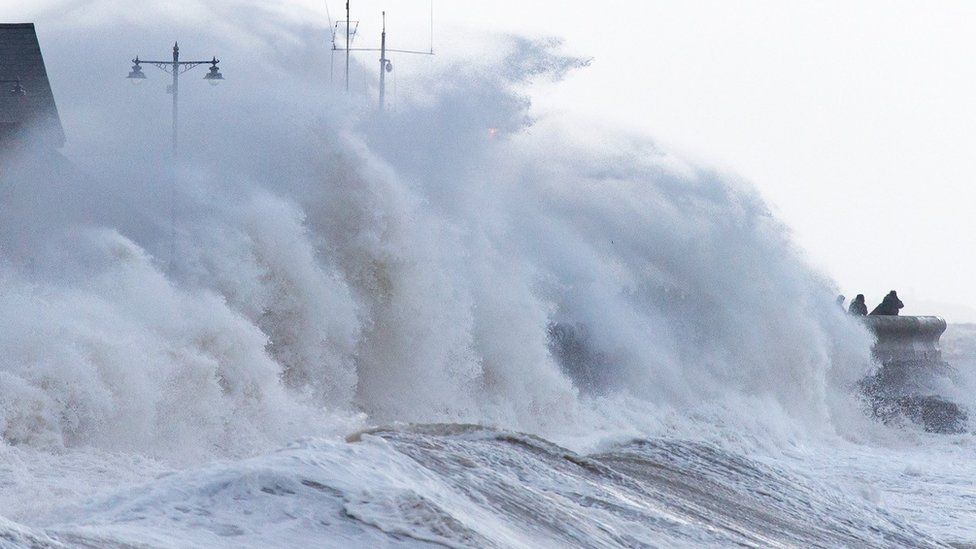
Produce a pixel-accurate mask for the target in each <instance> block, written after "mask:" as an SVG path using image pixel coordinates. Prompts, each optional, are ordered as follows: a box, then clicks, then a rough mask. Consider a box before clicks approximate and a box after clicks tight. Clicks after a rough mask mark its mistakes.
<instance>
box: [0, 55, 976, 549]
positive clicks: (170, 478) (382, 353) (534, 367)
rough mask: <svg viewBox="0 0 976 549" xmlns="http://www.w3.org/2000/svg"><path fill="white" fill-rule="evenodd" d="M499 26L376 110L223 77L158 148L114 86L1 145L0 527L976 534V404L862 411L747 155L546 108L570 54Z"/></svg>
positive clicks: (428, 538)
mask: <svg viewBox="0 0 976 549" xmlns="http://www.w3.org/2000/svg"><path fill="white" fill-rule="evenodd" d="M504 51H505V55H503V56H501V57H500V58H498V59H495V58H486V59H482V60H477V61H475V60H472V61H471V64H470V66H467V67H452V68H451V69H450V70H444V71H442V72H438V73H436V74H434V75H432V76H431V77H430V81H429V86H427V88H426V89H425V94H423V95H422V96H419V97H416V98H404V99H402V100H401V101H400V103H399V104H398V106H397V109H396V110H395V111H394V112H389V113H387V114H386V115H383V116H377V115H376V114H375V113H372V112H371V111H369V110H363V109H361V108H354V107H355V105H350V104H348V103H344V102H349V100H348V98H344V97H343V96H342V95H341V94H339V95H328V97H326V98H325V99H323V98H322V97H319V96H316V95H315V94H314V93H312V92H309V91H307V90H305V88H303V86H302V85H301V82H293V84H294V85H293V86H282V87H280V88H278V89H276V90H274V91H273V92H270V91H266V92H261V91H260V90H253V89H248V90H243V91H237V92H234V93H235V94H236V95H229V96H228V97H226V98H225V101H226V103H227V107H226V108H227V112H228V113H230V112H236V113H241V112H247V113H248V114H247V116H246V117H241V116H236V117H235V116H226V117H223V118H221V119H220V120H219V121H217V122H215V124H219V126H220V128H221V134H220V135H221V136H222V137H221V139H219V140H213V141H210V142H206V143H201V144H199V145H200V146H201V147H203V146H204V145H205V146H206V148H205V150H206V151H207V154H200V155H194V154H193V153H192V152H191V153H188V155H187V156H186V158H185V159H184V160H183V162H182V163H180V164H179V165H178V166H176V168H175V169H173V170H168V169H165V168H163V167H161V166H162V165H163V164H162V163H160V162H159V161H158V159H156V160H153V157H152V153H151V152H146V151H151V143H152V141H151V139H150V140H149V141H147V142H142V141H140V140H139V139H136V138H131V135H129V134H127V133H126V132H127V131H129V128H128V126H126V125H125V123H124V122H125V121H124V120H117V119H115V118H112V117H111V116H109V115H108V114H105V115H104V116H101V117H100V116H92V117H91V118H90V120H93V121H99V122H98V123H99V124H104V125H105V126H106V131H104V132H101V133H100V134H99V135H102V136H104V137H103V138H102V139H104V140H103V141H99V140H97V139H94V138H91V139H92V141H91V142H90V143H87V144H85V145H84V146H85V147H88V148H89V149H91V150H96V151H97V150H101V151H102V153H103V154H90V155H78V156H77V157H72V156H71V154H70V151H69V154H68V156H69V158H71V160H73V161H74V162H75V167H71V166H65V165H64V163H63V162H61V161H59V160H58V161H56V160H54V159H52V157H50V156H44V155H40V156H39V155H35V154H26V153H25V154H12V155H8V156H6V157H5V158H4V159H3V162H4V174H3V176H2V178H0V184H2V193H3V196H4V197H5V198H4V200H3V201H2V202H0V225H2V227H0V228H2V230H0V319H2V320H0V546H2V547H8V546H9V547H269V546H280V547H309V546H316V547H356V546H359V547H385V546H424V545H432V546H449V547H565V546H582V547H702V546H715V547H727V546H756V547H815V546H822V547H839V546H844V547H947V546H956V547H961V546H968V545H973V544H976V483H974V481H976V468H974V466H973V457H974V450H976V445H974V442H976V441H974V438H973V433H972V430H973V429H972V426H969V428H968V429H967V432H966V433H964V434H957V435H934V434H929V433H925V432H924V431H923V430H922V429H920V428H919V427H918V426H916V425H913V424H911V423H901V424H891V425H882V424H880V423H878V422H876V421H874V420H873V419H872V418H870V417H869V416H868V414H867V413H866V412H865V403H864V402H863V399H862V398H861V397H860V395H859V394H858V392H857V389H856V384H857V382H858V380H860V379H861V378H863V377H864V376H865V375H868V374H870V373H871V372H872V371H873V370H874V368H876V367H877V366H876V365H875V364H873V363H872V361H871V358H870V346H871V340H870V337H869V335H868V334H867V333H866V332H865V331H864V329H863V328H862V327H861V326H860V325H859V324H857V323H855V322H852V321H851V320H850V319H848V318H847V317H846V315H845V314H843V313H842V312H841V311H839V310H838V308H837V307H836V305H835V304H834V302H833V297H834V295H835V288H834V287H833V283H832V282H831V281H830V280H829V278H828V277H826V276H824V275H823V274H821V273H818V272H816V271H814V270H812V269H811V268H810V267H808V266H807V264H806V262H805V261H804V258H803V253H802V251H801V250H798V249H797V248H796V247H795V246H794V245H793V244H792V242H791V239H790V235H789V231H788V228H787V227H786V226H785V225H784V224H783V223H782V222H780V221H779V220H777V219H776V218H775V216H774V215H773V214H772V213H771V212H770V211H769V209H768V208H767V207H766V205H765V204H764V203H763V201H762V199H761V197H760V196H758V194H757V193H756V192H755V191H754V190H753V189H752V188H751V187H750V186H749V185H748V183H747V182H744V181H741V180H739V179H738V178H736V177H735V176H733V175H729V174H724V173H721V172H719V171H716V170H714V169H711V168H708V167H702V166H698V165H695V164H693V163H690V162H687V161H685V160H683V159H681V158H680V157H678V156H676V155H673V154H670V153H668V152H667V151H665V150H662V148H661V147H659V146H657V145H655V144H654V143H653V142H652V141H650V140H649V139H647V138H645V137H642V136H634V135H628V134H624V133H622V132H619V131H616V130H614V129H613V128H600V127H599V126H597V125H590V126H583V125H580V124H577V123H570V122H568V121H567V120H565V119H563V118H561V117H559V116H554V115H549V116H540V115H537V113H536V112H535V111H534V110H533V109H532V107H531V101H530V99H529V98H530V97H531V94H530V91H529V87H531V85H532V83H533V82H538V81H540V80H546V81H549V82H548V84H546V85H558V80H559V79H560V78H562V77H563V76H565V75H566V74H567V73H568V72H569V71H572V70H574V69H581V68H582V67H583V66H584V65H585V63H584V62H581V61H580V60H578V59H575V58H574V57H572V56H569V55H566V54H564V53H561V50H560V48H559V45H558V44H557V43H555V42H552V41H544V42H534V41H530V40H524V39H514V38H513V39H510V40H509V41H508V42H507V43H506V47H505V48H504ZM49 57H50V55H49ZM255 70H258V69H255ZM278 77H279V78H285V77H287V75H286V76H282V75H280V74H279V75H278ZM242 81H246V79H243V78H242ZM253 81H261V80H260V78H258V77H255V78H254V79H253ZM261 93H273V94H275V95H278V97H276V101H275V102H274V103H272V102H270V101H269V102H263V101H262V99H267V97H262V96H261V95H260V94H261ZM249 94H251V95H255V94H256V95H257V97H252V96H251V95H249ZM281 94H293V95H289V96H287V97H285V98H282V97H280V95H281ZM269 105H273V107H271V106H269ZM336 105H339V106H341V107H343V108H338V107H337V106H336ZM70 108H71V105H70V103H69V104H68V105H67V106H65V105H62V109H63V110H64V109H70ZM91 108H93V109H97V108H98V107H97V106H94V107H91ZM106 110H108V108H107V107H106ZM282 112H285V113H286V114H287V116H282ZM122 114H124V112H123V113H122ZM92 123H95V122H92ZM94 133H96V132H92V134H94ZM119 135H123V136H129V137H127V138H125V139H123V138H121V137H117V136H119ZM130 138H131V139H130ZM130 141H131V142H130ZM119 147H123V149H124V150H134V151H137V152H138V151H142V153H143V155H144V157H145V158H146V159H145V160H142V158H143V157H139V156H136V157H134V158H135V159H133V157H131V156H125V155H121V154H107V153H105V150H117V148H119ZM125 147H129V148H128V149H125ZM174 181H175V187H174ZM174 188H175V193H174V194H170V192H168V191H167V189H174ZM172 196H175V198H176V202H175V204H176V207H175V208H173V209H172V211H173V212H174V213H173V214H172V217H171V214H170V211H171V209H170V207H169V206H170V205H171V203H170V199H171V197H172ZM171 220H172V221H175V223H171ZM974 350H976V332H974V330H973V329H972V327H971V326H952V327H951V328H950V330H949V332H948V333H947V334H946V336H945V352H946V357H947V359H948V360H949V361H950V362H951V363H953V365H954V366H956V368H957V373H958V375H957V376H956V377H955V378H953V379H950V380H946V384H945V387H944V392H945V394H946V395H947V396H948V397H951V398H952V399H953V400H955V401H956V402H959V403H960V404H962V405H964V406H968V407H970V408H971V409H976V408H973V406H974V404H976V402H974V398H973V394H974V392H973V390H972V388H973V387H974V385H973V379H974V376H973V372H974V369H973V368H974V367H976V352H974Z"/></svg>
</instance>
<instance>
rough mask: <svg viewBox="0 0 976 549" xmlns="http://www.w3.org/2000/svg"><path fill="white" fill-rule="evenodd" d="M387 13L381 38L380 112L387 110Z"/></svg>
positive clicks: (384, 14)
mask: <svg viewBox="0 0 976 549" xmlns="http://www.w3.org/2000/svg"><path fill="white" fill-rule="evenodd" d="M387 63H389V61H388V60H387V59H386V12H385V11H384V12H383V34H382V35H381V38H380V112H383V109H385V108H386V64H387Z"/></svg>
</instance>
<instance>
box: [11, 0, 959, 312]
mask: <svg viewBox="0 0 976 549" xmlns="http://www.w3.org/2000/svg"><path fill="white" fill-rule="evenodd" d="M246 3H248V2H247V1H246V0H210V1H206V2H205V1H202V0H183V1H179V0H172V1H168V2H155V1H153V0H146V1H144V2H140V3H139V5H137V6H136V5H133V4H132V3H129V2H122V1H119V0H94V1H86V0H35V2H33V3H32V5H31V6H30V7H26V6H24V5H22V4H24V3H16V4H17V5H15V3H13V2H9V1H4V2H3V4H2V5H0V18H2V19H4V20H7V21H20V20H31V19H37V20H38V23H39V24H45V23H47V24H49V25H51V27H55V28H56V27H57V26H58V25H64V24H67V22H66V21H65V20H64V18H63V17H62V16H61V14H62V13H63V12H64V9H65V8H66V7H70V8H72V13H73V15H72V22H84V20H85V19H86V18H87V19H89V20H91V21H97V20H103V19H112V18H114V19H117V20H119V21H127V20H138V21H145V19H146V18H150V17H160V18H162V20H163V21H166V20H169V21H171V22H178V21H180V20H181V19H186V20H187V21H191V20H196V21H199V18H200V17H205V16H206V14H208V13H211V12H212V11H213V10H215V9H216V10H218V11H219V6H221V5H226V6H235V5H239V4H246ZM328 4H329V8H330V10H331V13H332V16H333V17H336V16H338V15H339V12H340V11H341V10H342V8H343V5H344V2H343V1H342V0H333V1H331V2H329V3H328ZM261 5H263V6H265V8H266V9H270V10H272V11H274V12H276V13H277V14H279V16H284V17H288V18H293V19H294V20H298V21H304V22H306V23H311V22H313V21H314V19H316V18H319V17H321V18H324V17H325V1H324V0H284V1H279V2H272V3H269V2H263V3H261ZM427 5H428V2H427V0H387V1H383V0H353V9H354V18H358V19H361V20H362V21H363V27H362V30H363V38H362V40H370V36H371V34H375V32H376V30H377V28H378V21H379V11H380V10H382V9H386V10H387V12H388V14H389V17H390V30H391V38H390V40H391V44H392V45H393V46H396V47H406V48H424V47H426V45H427V40H428V37H427V19H428V13H427V9H428V8H427ZM79 6H81V8H79ZM215 6H216V8H215ZM255 24H256V25H261V24H264V22H255ZM322 25H323V27H324V26H325V25H326V24H325V22H324V19H323V21H322ZM51 27H49V28H51ZM40 30H41V33H42V39H43V38H44V32H45V29H44V27H43V26H42V27H41V29H40ZM493 32H499V33H510V32H515V33H527V34H530V35H546V36H557V37H562V38H564V39H565V41H566V44H567V49H569V50H570V51H572V52H576V53H579V54H581V55H585V56H589V57H592V58H593V64H592V66H591V67H589V68H588V69H586V70H584V71H581V72H579V73H578V74H575V75H574V76H572V77H571V78H570V79H569V80H568V81H567V82H564V83H562V84H560V85H558V86H555V87H547V88H546V93H545V94H540V96H539V97H537V98H536V108H537V109H538V110H539V111H540V112H556V113H560V116H566V117H579V118H580V119H581V120H587V119H590V120H592V119H594V118H596V119H599V120H601V122H602V123H603V124H606V125H608V126H619V127H621V128H624V129H626V130H627V131H636V132H640V133H643V134H647V135H649V136H651V137H653V138H654V139H656V140H657V141H658V142H659V143H661V144H662V145H663V146H664V147H665V148H669V149H672V150H674V151H677V152H678V153H680V154H683V155H685V156H686V157H689V158H691V159H692V160H694V161H697V162H701V163H705V164H710V165H712V166H716V167H719V168H720V169H723V170H726V171H729V172H733V173H736V174H738V175H740V176H742V177H743V178H745V179H747V180H749V181H751V182H752V183H753V184H754V185H756V186H757V187H758V189H759V190H760V192H761V193H762V195H763V196H765V197H766V199H767V200H768V201H769V203H770V204H771V205H772V207H773V209H774V211H776V212H777V214H778V215H779V216H780V217H781V218H782V219H783V220H784V221H785V222H786V224H788V225H789V226H790V227H791V228H792V229H793V230H794V233H795V239H796V240H797V242H798V243H799V245H800V246H801V247H802V248H803V249H804V250H806V252H807V255H808V258H809V260H810V262H811V263H812V264H813V265H815V266H816V267H817V268H819V269H821V270H822V271H824V272H825V273H827V274H828V275H830V276H831V277H833V278H834V279H835V280H837V282H838V284H839V285H840V287H841V291H843V292H844V293H845V294H846V295H848V296H853V295H854V294H855V293H858V292H862V293H865V294H867V296H868V300H869V302H872V303H873V302H876V301H878V300H880V298H881V297H882V296H883V294H884V293H886V292H887V291H888V290H890V289H897V290H898V291H899V294H900V295H902V296H903V299H904V300H905V301H906V304H907V306H908V308H907V310H906V312H907V313H918V314H922V313H939V314H943V315H945V316H947V317H948V318H949V319H950V320H956V321H976V285H973V284H971V283H970V278H972V276H973V275H974V273H976V261H974V260H973V256H972V253H973V249H974V240H976V236H974V229H976V220H974V216H973V214H972V209H973V198H974V193H973V192H972V191H971V185H972V179H973V174H974V173H976V158H974V155H973V154H972V151H973V149H974V147H976V137H974V136H976V60H974V51H976V48H974V47H973V46H974V45H976V3H971V2H950V1H945V2H938V3H921V2H892V1H883V2H882V1H875V2H866V1H865V2H780V1H752V2H748V1H740V2H724V1H682V2H675V1H623V0H610V1H605V2H565V1H554V0H542V1H532V2H524V1H521V2H517V1H514V0H496V1H492V2H484V1H476V0H450V1H445V0H440V1H437V2H435V44H434V46H435V49H436V50H437V51H438V54H439V55H438V56H437V57H436V58H434V59H433V60H423V61H420V60H408V59H401V60H397V63H398V67H402V68H401V69H399V70H398V71H397V73H398V79H399V84H400V86H402V88H401V89H403V90H407V89H409V85H410V76H409V70H406V69H409V68H410V67H411V66H416V67H418V69H417V70H421V69H420V68H419V66H418V65H417V64H418V63H445V62H449V61H451V60H454V59H456V58H457V57H460V56H463V55H465V54H468V53H471V52H476V51H479V49H481V48H484V47H488V46H490V40H489V39H488V37H489V36H490V33H493ZM98 39H99V38H98V37H93V40H98ZM49 63H51V60H49ZM58 91H60V90H58Z"/></svg>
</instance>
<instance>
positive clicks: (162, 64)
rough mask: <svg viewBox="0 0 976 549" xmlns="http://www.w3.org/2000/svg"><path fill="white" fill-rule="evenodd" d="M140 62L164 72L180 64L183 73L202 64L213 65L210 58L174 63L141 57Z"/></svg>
mask: <svg viewBox="0 0 976 549" xmlns="http://www.w3.org/2000/svg"><path fill="white" fill-rule="evenodd" d="M132 62H133V63H135V62H136V60H135V59H133V60H132ZM138 63H141V64H146V65H152V66H154V67H156V68H159V69H162V70H163V71H164V72H171V71H172V70H173V66H174V65H175V66H178V67H179V68H180V72H181V73H184V72H186V71H188V70H190V69H192V68H194V67H198V66H200V65H211V64H213V60H209V61H177V62H175V63H174V62H173V61H146V60H145V59H139V60H138ZM217 63H220V61H219V60H218V61H217Z"/></svg>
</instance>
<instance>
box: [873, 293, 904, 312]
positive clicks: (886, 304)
mask: <svg viewBox="0 0 976 549" xmlns="http://www.w3.org/2000/svg"><path fill="white" fill-rule="evenodd" d="M904 306H905V304H904V303H902V302H901V300H900V299H898V294H897V293H895V291H894V290H891V291H890V292H888V295H886V296H885V297H884V299H883V300H881V303H880V304H879V305H878V306H877V307H875V308H874V310H873V311H871V315H873V316H898V310H899V309H901V308H902V307H904Z"/></svg>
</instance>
